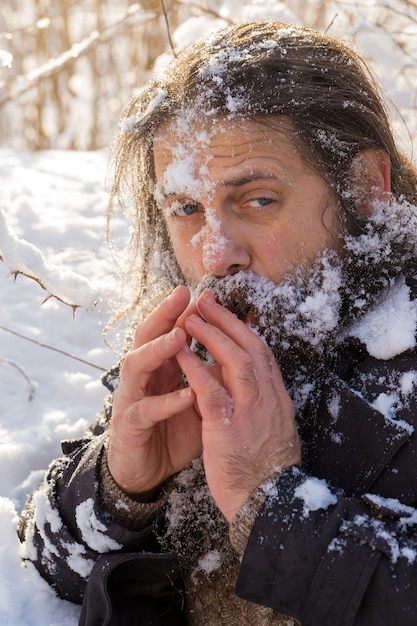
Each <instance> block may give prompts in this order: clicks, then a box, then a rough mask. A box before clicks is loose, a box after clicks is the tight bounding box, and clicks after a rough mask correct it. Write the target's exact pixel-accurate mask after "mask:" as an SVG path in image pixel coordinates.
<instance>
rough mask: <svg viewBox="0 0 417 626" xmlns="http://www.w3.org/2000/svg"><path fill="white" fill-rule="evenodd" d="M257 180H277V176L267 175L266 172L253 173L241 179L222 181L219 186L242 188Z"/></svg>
mask: <svg viewBox="0 0 417 626" xmlns="http://www.w3.org/2000/svg"><path fill="white" fill-rule="evenodd" d="M257 180H277V176H276V175H275V174H265V172H252V173H251V174H247V175H245V176H240V177H239V178H231V179H230V180H227V179H226V180H222V181H220V183H219V184H220V185H221V186H222V187H242V186H243V185H247V184H248V183H252V182H254V181H257Z"/></svg>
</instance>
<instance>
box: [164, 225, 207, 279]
mask: <svg viewBox="0 0 417 626" xmlns="http://www.w3.org/2000/svg"><path fill="white" fill-rule="evenodd" d="M170 237H171V243H172V248H173V251H174V255H175V258H176V259H177V263H178V265H179V266H180V269H181V271H182V273H183V274H184V277H185V278H186V280H187V282H194V281H196V280H199V279H200V278H201V277H202V276H203V275H204V272H202V253H201V245H199V244H197V243H194V242H193V240H192V238H191V239H190V237H186V236H185V235H184V233H183V232H182V233H181V236H180V235H179V234H178V232H175V231H170Z"/></svg>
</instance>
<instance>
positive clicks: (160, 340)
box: [119, 328, 186, 399]
mask: <svg viewBox="0 0 417 626" xmlns="http://www.w3.org/2000/svg"><path fill="white" fill-rule="evenodd" d="M185 342H186V334H185V331H184V330H183V329H181V328H174V329H173V330H171V331H170V332H169V333H167V334H165V335H162V336H161V337H157V338H156V339H153V340H152V341H149V342H148V343H146V344H145V345H143V346H141V347H139V348H137V349H136V350H133V351H132V352H130V353H129V354H128V355H127V356H126V358H125V359H124V361H123V365H122V369H121V373H120V380H121V383H120V385H121V386H122V385H123V392H124V393H126V394H128V395H130V396H131V397H132V398H136V399H138V398H139V397H141V396H142V395H145V394H147V391H148V390H147V385H148V383H149V381H150V379H151V377H152V375H153V373H154V372H155V371H156V370H158V369H159V368H160V367H162V366H164V365H165V366H166V368H165V370H166V371H165V378H164V377H162V376H160V377H159V380H158V381H155V385H156V384H159V385H160V387H161V389H164V387H166V383H167V382H168V379H171V375H170V370H171V374H172V371H173V370H174V369H176V368H175V363H173V364H171V365H170V359H172V358H173V357H174V356H175V354H176V353H177V352H178V351H179V350H180V349H181V347H182V346H183V345H184V343H185ZM176 371H177V370H176ZM177 375H179V376H180V373H178V371H177ZM177 377H178V376H177ZM119 389H120V387H119Z"/></svg>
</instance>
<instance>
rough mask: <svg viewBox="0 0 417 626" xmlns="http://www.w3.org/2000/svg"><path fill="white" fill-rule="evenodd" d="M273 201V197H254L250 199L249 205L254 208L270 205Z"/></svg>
mask: <svg viewBox="0 0 417 626" xmlns="http://www.w3.org/2000/svg"><path fill="white" fill-rule="evenodd" d="M272 202H273V200H272V198H252V199H251V200H249V201H248V204H249V206H251V207H253V208H257V207H260V206H261V207H262V206H268V205H269V204H271V203H272Z"/></svg>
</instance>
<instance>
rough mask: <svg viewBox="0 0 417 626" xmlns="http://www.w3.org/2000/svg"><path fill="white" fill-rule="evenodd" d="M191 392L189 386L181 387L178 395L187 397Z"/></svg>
mask: <svg viewBox="0 0 417 626" xmlns="http://www.w3.org/2000/svg"><path fill="white" fill-rule="evenodd" d="M191 393H192V389H191V387H184V389H181V391H180V393H179V396H180V398H189V397H190V396H191Z"/></svg>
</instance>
